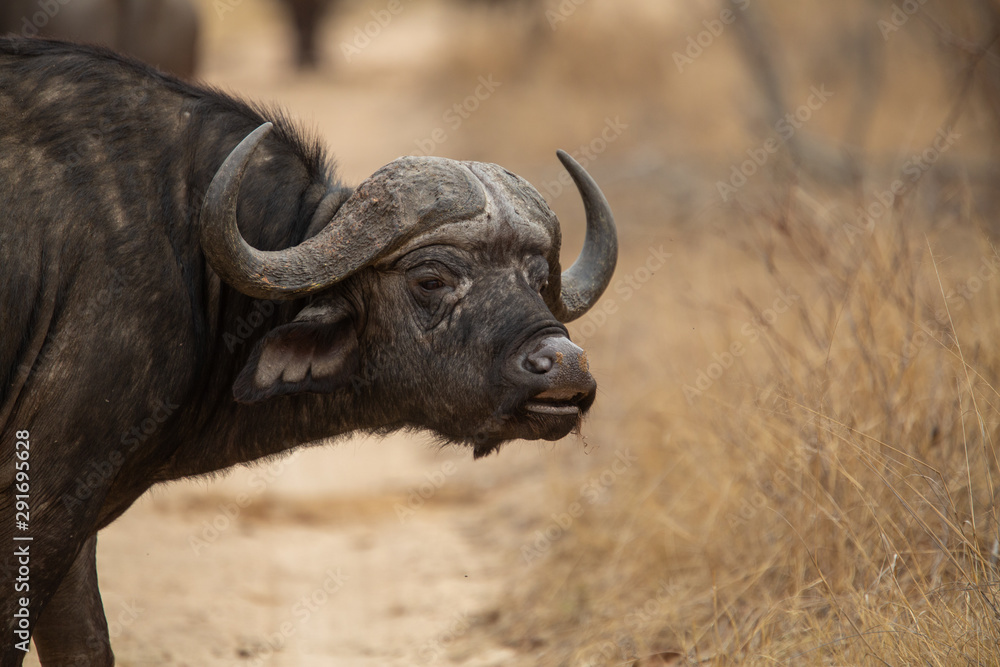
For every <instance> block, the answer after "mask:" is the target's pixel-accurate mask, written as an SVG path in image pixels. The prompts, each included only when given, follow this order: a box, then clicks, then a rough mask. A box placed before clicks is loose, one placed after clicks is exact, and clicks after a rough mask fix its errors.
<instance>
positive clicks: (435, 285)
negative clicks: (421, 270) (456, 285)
mask: <svg viewBox="0 0 1000 667" xmlns="http://www.w3.org/2000/svg"><path fill="white" fill-rule="evenodd" d="M417 284H418V285H419V286H420V289H422V290H424V291H425V292H433V291H435V290H439V289H441V288H443V287H444V286H445V284H444V281H443V280H438V279H437V278H427V279H425V280H421V281H420V282H419V283H417Z"/></svg>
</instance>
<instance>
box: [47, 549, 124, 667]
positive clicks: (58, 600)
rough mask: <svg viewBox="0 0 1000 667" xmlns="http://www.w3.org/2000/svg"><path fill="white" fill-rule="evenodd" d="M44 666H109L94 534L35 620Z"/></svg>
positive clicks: (111, 661)
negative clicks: (98, 585) (98, 584)
mask: <svg viewBox="0 0 1000 667" xmlns="http://www.w3.org/2000/svg"><path fill="white" fill-rule="evenodd" d="M32 636H33V639H34V640H35V647H36V648H37V649H38V658H39V661H40V662H41V663H42V665H43V667H77V666H78V665H87V666H88V667H111V666H112V665H114V664H115V656H114V654H113V653H112V652H111V640H110V638H109V637H108V622H107V620H106V619H105V617H104V605H103V604H102V603H101V591H100V589H98V587H97V535H96V534H95V535H93V536H91V538H90V539H89V540H87V541H86V542H84V543H83V547H82V548H81V549H80V553H79V554H78V555H77V557H76V560H75V561H73V565H72V566H71V567H70V569H69V572H67V573H66V576H65V577H64V578H63V580H62V583H61V584H60V585H59V588H58V589H57V590H56V593H55V595H53V596H52V599H51V600H49V603H48V604H47V605H46V606H45V609H44V610H43V611H42V615H41V616H40V617H39V618H38V622H37V623H36V625H35V631H34V633H33V635H32Z"/></svg>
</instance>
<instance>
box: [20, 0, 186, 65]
mask: <svg viewBox="0 0 1000 667" xmlns="http://www.w3.org/2000/svg"><path fill="white" fill-rule="evenodd" d="M7 32H13V33H17V34H19V35H21V36H22V37H36V36H41V37H49V38H53V39H66V40H69V41H72V42H80V43H82V44H101V45H103V46H107V47H110V48H112V49H115V50H116V51H120V52H121V53H126V54H128V55H130V56H134V57H136V58H138V59H139V60H142V61H143V62H147V63H149V64H150V65H154V66H156V67H159V68H160V69H162V70H163V71H165V72H170V73H171V74H176V75H177V76H180V77H184V78H186V79H190V78H191V77H192V76H194V70H195V64H196V59H197V49H198V12H197V10H196V9H195V7H194V5H193V4H192V3H191V0H3V2H2V5H0V35H3V34H4V33H7Z"/></svg>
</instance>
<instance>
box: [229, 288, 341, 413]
mask: <svg viewBox="0 0 1000 667" xmlns="http://www.w3.org/2000/svg"><path fill="white" fill-rule="evenodd" d="M359 368H360V358H359V354H358V335H357V331H356V329H355V326H354V320H353V318H352V317H351V316H350V314H348V313H347V312H345V310H344V309H341V308H329V307H312V306H311V307H309V308H306V309H305V310H303V311H302V312H301V313H300V314H299V316H298V317H296V318H295V319H294V320H293V321H292V322H290V323H289V324H285V325H282V326H280V327H277V328H275V329H274V330H272V331H270V332H268V334H267V335H266V336H264V338H263V339H262V340H261V341H260V342H259V343H257V346H256V347H255V348H254V350H253V352H252V353H251V354H250V359H249V360H248V361H247V365H246V366H244V367H243V371H242V372H240V375H239V377H238V378H236V383H235V384H234V385H233V395H234V396H235V397H236V400H237V401H239V402H240V403H256V402H258V401H263V400H264V399H267V398H271V397H272V396H282V395H286V394H299V393H303V392H313V393H320V394H327V393H331V392H334V391H336V390H338V389H341V388H343V387H346V386H349V385H350V384H351V379H352V378H354V377H356V376H357V373H358V369H359Z"/></svg>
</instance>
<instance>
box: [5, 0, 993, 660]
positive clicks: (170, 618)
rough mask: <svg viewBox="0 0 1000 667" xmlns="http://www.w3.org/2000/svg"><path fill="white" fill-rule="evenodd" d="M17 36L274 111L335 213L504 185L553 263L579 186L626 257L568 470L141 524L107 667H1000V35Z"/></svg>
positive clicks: (310, 0)
mask: <svg viewBox="0 0 1000 667" xmlns="http://www.w3.org/2000/svg"><path fill="white" fill-rule="evenodd" d="M6 1H7V4H6V5H5V7H6V11H7V14H6V15H5V14H2V13H0V29H6V30H12V31H15V32H21V33H23V34H32V32H33V31H35V30H37V31H39V32H42V33H44V32H46V31H52V32H56V31H57V30H58V31H66V32H62V33H61V34H62V35H64V36H68V37H72V38H76V39H83V40H84V41H103V42H104V43H108V44H114V45H116V46H117V47H118V48H121V49H124V50H127V51H130V52H132V53H135V54H136V55H137V56H139V57H142V58H145V59H147V60H149V61H151V62H153V63H155V64H158V65H160V66H162V67H164V68H168V69H171V70H172V71H174V72H175V73H177V74H179V75H181V76H184V77H188V78H191V79H193V80H195V81H200V82H204V83H207V84H209V85H212V86H216V87H218V88H220V89H222V90H224V91H227V92H230V93H233V94H236V95H239V96H242V97H246V98H250V99H254V100H259V101H265V102H273V103H276V104H279V105H281V106H282V107H284V108H285V109H287V110H288V111H289V112H290V114H291V115H292V116H293V117H294V118H296V119H298V121H299V122H300V123H301V125H302V126H303V127H304V128H306V129H308V130H310V131H312V132H315V133H316V134H317V135H318V136H319V137H320V138H321V139H322V141H323V142H324V143H325V144H327V145H328V146H329V148H330V150H331V152H332V153H333V154H334V155H336V156H337V158H338V162H339V165H340V170H341V173H342V176H343V178H344V180H345V181H346V182H348V183H351V184H356V183H359V182H360V181H362V180H363V179H364V178H366V177H367V176H368V175H369V174H371V173H372V172H374V171H375V170H376V169H377V168H378V167H380V166H382V165H383V164H385V163H387V162H390V161H391V160H393V159H395V158H396V157H398V156H400V155H407V154H434V155H441V156H445V157H450V158H456V159H463V160H480V161H487V162H496V163H499V164H502V165H504V166H505V167H506V168H508V169H510V170H511V171H514V172H516V173H518V174H520V175H522V176H524V177H525V178H527V179H528V180H529V181H531V182H532V183H533V184H535V185H536V187H537V188H538V189H539V191H540V192H541V193H542V194H543V195H544V196H545V198H546V199H547V200H548V202H549V203H550V205H551V206H552V208H553V209H554V210H555V211H556V213H557V214H558V215H559V217H560V220H561V221H562V225H563V231H564V237H565V246H564V251H563V258H564V261H565V262H568V261H571V258H572V257H575V256H576V252H577V251H578V249H579V247H580V245H581V244H582V236H583V212H582V207H581V206H580V203H579V198H578V196H577V195H576V193H575V192H574V191H573V190H572V188H570V187H567V183H568V181H567V179H566V178H565V176H564V175H563V174H562V172H561V170H560V167H559V164H558V162H557V161H556V159H555V155H554V153H555V150H556V149H557V148H563V149H566V150H568V151H570V152H571V153H573V154H574V155H575V156H576V157H577V159H578V160H579V161H580V162H581V163H582V164H584V166H585V167H586V168H587V169H588V170H589V171H590V172H591V174H593V175H594V176H595V178H596V179H597V181H598V182H599V183H600V184H601V186H602V188H603V189H604V191H605V193H606V195H607V197H608V199H609V201H610V202H611V205H612V207H613V208H614V210H615V212H616V218H617V221H618V226H619V235H620V244H621V257H620V259H619V263H618V270H617V274H616V278H615V280H614V281H613V283H612V286H611V288H610V289H609V291H608V292H607V294H606V296H605V297H604V299H603V301H602V302H601V303H600V304H599V305H598V306H597V307H596V308H595V309H594V310H593V311H592V312H591V313H589V314H588V315H587V316H585V317H584V318H581V319H580V320H578V321H577V322H575V323H573V324H571V325H570V330H571V332H572V334H573V337H574V339H575V340H576V341H577V342H580V343H581V344H582V345H583V346H584V347H586V348H587V350H588V354H589V358H590V360H591V364H592V369H593V371H594V374H595V376H596V378H597V380H598V384H599V397H598V400H597V403H596V405H595V407H594V409H593V411H592V414H591V416H590V418H589V420H588V421H587V422H586V424H585V425H584V428H583V431H582V433H581V434H578V435H577V436H575V437H570V438H567V439H565V440H564V441H562V442H559V443H554V444H552V443H544V444H539V443H513V444H511V445H508V446H507V447H506V448H505V449H504V450H503V451H502V452H501V453H500V454H499V455H498V456H493V457H490V458H489V459H487V460H485V461H480V462H476V463H473V462H472V461H471V455H470V454H469V453H468V452H465V451H460V450H455V449H450V448H445V449H439V448H438V447H437V446H435V445H434V444H432V442H431V440H430V439H429V438H428V437H426V436H423V435H420V434H406V435H396V436H393V437H391V438H388V439H386V440H381V441H379V440H352V441H348V442H342V443H339V444H337V445H336V446H333V447H326V448H314V449H309V450H306V451H302V452H300V453H297V454H295V455H294V456H292V457H291V458H290V459H288V460H285V461H280V462H276V463H271V464H267V465H264V466H260V467H255V468H251V469H248V470H241V471H237V472H235V473H233V474H230V475H228V476H226V477H225V478H224V479H218V480H196V481H193V482H185V483H180V484H173V485H170V486H168V487H166V488H162V489H156V490H154V491H153V492H151V493H150V494H148V495H147V497H145V498H144V499H143V500H142V501H140V502H139V503H138V504H137V506H136V507H134V508H133V509H132V510H131V511H130V512H129V513H127V514H126V515H125V516H124V517H123V518H122V519H121V520H119V521H118V522H117V523H116V524H114V525H113V526H111V527H110V528H109V529H107V530H106V531H105V532H104V533H102V536H101V542H100V552H99V558H100V560H99V566H100V577H101V580H102V591H103V592H104V600H105V608H106V610H107V614H108V619H109V622H110V623H111V633H112V642H113V645H114V646H115V650H116V653H117V656H118V660H119V664H121V665H126V666H128V665H186V664H190V665H194V664H197V665H223V664H226V665H282V666H284V665H289V666H292V665H296V666H298V665H350V666H355V665H421V664H427V665H437V664H440V665H465V666H468V667H472V666H488V665H574V666H575V665H588V666H589V665H595V666H596V665H632V666H635V667H643V666H648V665H667V664H669V665H686V664H720V665H722V664H740V665H743V664H767V665H773V664H794V665H829V664H928V665H957V664H971V665H994V664H998V663H1000V629H998V628H1000V595H998V569H997V568H998V555H1000V542H998V537H1000V532H998V523H997V522H998V517H997V502H998V499H997V492H996V482H997V480H998V478H997V475H998V472H1000V470H998V459H997V455H996V439H995V438H996V434H997V426H998V424H1000V420H998V415H997V404H998V402H1000V394H998V392H997V391H996V387H997V386H998V385H997V375H998V370H1000V361H998V355H997V354H996V351H995V350H996V343H995V341H996V340H997V338H998V334H1000V308H998V306H1000V280H995V279H994V277H995V276H996V275H997V273H998V269H1000V256H998V255H997V253H996V252H995V250H994V238H995V236H996V233H997V219H996V210H997V195H998V193H997V183H998V180H997V176H998V173H997V168H998V162H997V157H998V156H997V151H998V142H997V138H998V137H997V133H998V128H1000V124H998V119H1000V115H998V114H1000V47H998V45H997V38H998V35H1000V32H998V31H1000V4H997V3H995V2H991V1H988V0H970V1H969V2H963V3H946V2H943V1H941V0H902V1H899V2H888V1H882V0H878V1H876V0H848V1H845V2H839V3H828V2H818V1H815V0H810V1H806V2H789V1H783V0H738V1H733V2H727V1H719V0H713V1H709V0H705V1H695V0H679V1H677V2H662V1H660V0H617V1H612V0H538V1H536V2H531V1H529V0H328V1H326V2H324V0H160V1H159V2H157V1H155V0H145V2H144V1H143V0H119V1H118V3H117V4H116V3H115V2H114V1H112V0H102V1H98V0H65V1H64V0H52V2H49V3H45V2H39V1H38V0H27V1H26V2H25V3H24V6H20V5H17V3H18V2H20V1H21V0H6ZM88 3H90V4H88ZM15 5H17V6H15ZM53 8H55V9H57V10H58V11H53V12H49V10H50V9H53ZM77 10H80V13H81V14H83V15H84V18H74V20H73V21H72V22H70V21H69V19H70V18H71V13H72V12H75V11H77ZM84 10H85V11H84ZM0 11H4V10H0ZM39 12H41V13H39ZM101 12H104V14H101ZM97 15H101V16H102V18H101V19H100V20H98V21H97V22H96V24H95V25H96V26H97V28H87V30H91V31H98V30H104V31H105V33H104V34H101V35H100V36H91V35H96V34H97V32H84V28H81V26H86V25H87V24H86V21H88V20H92V19H90V18H87V17H93V16H97ZM62 21H65V22H66V23H67V24H68V26H69V27H62V26H60V22H62ZM168 26H169V27H168Z"/></svg>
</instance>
